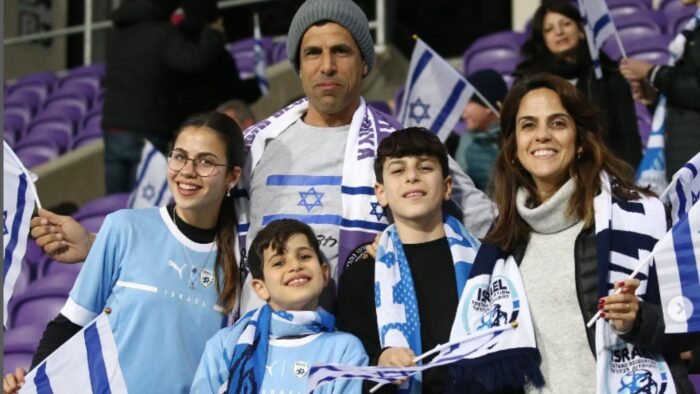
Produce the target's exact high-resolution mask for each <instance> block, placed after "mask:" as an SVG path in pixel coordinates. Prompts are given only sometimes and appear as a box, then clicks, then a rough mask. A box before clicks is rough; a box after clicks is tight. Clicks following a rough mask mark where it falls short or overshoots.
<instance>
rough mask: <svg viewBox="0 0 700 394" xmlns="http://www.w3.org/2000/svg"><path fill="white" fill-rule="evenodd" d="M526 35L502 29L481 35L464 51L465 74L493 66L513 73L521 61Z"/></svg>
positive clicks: (502, 72)
mask: <svg viewBox="0 0 700 394" xmlns="http://www.w3.org/2000/svg"><path fill="white" fill-rule="evenodd" d="M524 41H525V35H524V34H522V33H516V32H512V31H502V32H497V33H493V34H489V35H486V36H483V37H480V38H479V39H477V40H476V41H474V42H473V43H472V45H471V46H470V47H469V48H468V49H467V50H466V51H465V52H464V56H463V57H462V59H463V60H462V61H463V67H462V71H463V73H464V75H469V74H471V73H473V72H474V71H477V70H480V69H483V68H493V69H495V70H496V71H498V72H500V73H501V74H511V73H512V72H513V70H514V69H515V66H516V65H517V64H518V63H519V62H520V47H521V45H522V44H523V42H524Z"/></svg>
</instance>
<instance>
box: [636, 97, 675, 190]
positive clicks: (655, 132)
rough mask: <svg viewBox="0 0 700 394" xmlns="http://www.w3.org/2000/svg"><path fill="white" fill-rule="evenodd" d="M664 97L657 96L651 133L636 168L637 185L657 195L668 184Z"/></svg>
mask: <svg viewBox="0 0 700 394" xmlns="http://www.w3.org/2000/svg"><path fill="white" fill-rule="evenodd" d="M665 129H666V97H665V96H663V95H662V96H659V101H658V103H657V105H656V110H655V111H654V118H653V120H652V122H651V134H649V139H648V140H647V148H646V150H645V151H644V157H642V162H641V163H639V168H638V169H637V185H639V186H640V187H647V186H649V188H650V189H651V191H653V192H654V193H656V194H657V195H660V194H661V193H663V191H664V189H666V186H667V185H668V181H667V180H666V157H665V156H664V146H665V138H666V132H665Z"/></svg>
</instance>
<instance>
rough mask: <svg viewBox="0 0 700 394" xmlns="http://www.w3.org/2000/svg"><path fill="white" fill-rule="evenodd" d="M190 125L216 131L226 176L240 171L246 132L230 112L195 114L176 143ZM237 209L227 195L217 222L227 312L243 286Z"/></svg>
mask: <svg viewBox="0 0 700 394" xmlns="http://www.w3.org/2000/svg"><path fill="white" fill-rule="evenodd" d="M188 127H206V128H208V129H211V130H212V131H214V132H215V133H216V135H217V136H218V137H219V138H220V139H221V141H222V142H223V144H224V146H225V149H226V163H227V164H228V166H229V167H227V175H228V174H230V173H231V172H233V171H235V168H236V167H238V168H239V170H240V169H241V168H242V167H243V163H244V157H245V156H244V154H245V153H244V150H243V147H244V145H243V133H242V132H241V128H240V127H238V124H236V122H234V121H233V120H232V119H231V118H229V117H228V116H227V115H224V114H221V113H219V112H216V111H212V112H207V113H203V114H198V115H194V116H192V117H190V118H188V119H187V120H185V122H184V123H183V124H182V126H181V127H180V129H179V130H178V131H177V132H176V133H175V135H174V136H173V143H174V141H175V140H176V139H177V137H178V135H180V133H181V132H182V130H184V129H186V128H188ZM171 148H172V147H171ZM236 237H237V234H236V209H235V205H234V198H233V195H232V196H231V197H228V196H224V199H223V201H221V207H220V209H219V217H218V219H217V222H216V248H217V249H216V262H215V263H214V272H216V276H217V280H215V281H214V282H215V283H216V291H217V293H218V294H219V297H218V303H219V305H221V307H222V308H223V309H224V312H225V313H229V312H231V310H232V309H233V306H234V305H235V303H236V298H237V296H238V290H239V286H240V270H239V268H238V262H237V261H236V250H235V245H236ZM220 272H221V273H222V274H223V279H224V280H223V284H221V283H220V281H219V280H218V275H219V273H220Z"/></svg>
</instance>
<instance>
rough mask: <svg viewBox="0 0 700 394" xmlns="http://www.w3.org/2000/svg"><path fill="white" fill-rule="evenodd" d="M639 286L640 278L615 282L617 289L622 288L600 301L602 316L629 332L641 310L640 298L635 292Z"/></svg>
mask: <svg viewBox="0 0 700 394" xmlns="http://www.w3.org/2000/svg"><path fill="white" fill-rule="evenodd" d="M637 287H639V280H638V279H627V280H625V281H623V282H617V283H615V289H616V290H617V289H619V288H622V291H621V292H620V293H618V294H613V295H610V296H607V297H603V298H601V299H600V300H599V301H598V309H600V310H601V312H602V313H601V315H600V317H603V318H605V319H607V320H609V321H612V325H613V327H614V328H615V330H617V331H620V332H628V331H629V330H631V329H632V325H634V321H635V320H636V319H637V313H638V312H639V299H638V298H637V296H636V295H634V292H635V291H636V290H637Z"/></svg>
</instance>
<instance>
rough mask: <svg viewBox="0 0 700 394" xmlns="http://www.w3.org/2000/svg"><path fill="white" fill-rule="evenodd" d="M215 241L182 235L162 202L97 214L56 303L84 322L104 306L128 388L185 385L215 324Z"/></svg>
mask: <svg viewBox="0 0 700 394" xmlns="http://www.w3.org/2000/svg"><path fill="white" fill-rule="evenodd" d="M215 260H216V246H215V243H210V244H198V243H195V242H193V241H191V240H189V239H188V238H187V237H185V236H184V235H183V234H182V233H181V232H180V231H179V230H178V228H177V226H176V225H175V224H174V223H173V221H172V219H171V217H170V216H169V214H168V212H167V210H166V208H165V207H162V208H149V209H140V210H122V211H119V212H116V213H113V214H111V215H109V216H107V218H106V219H105V221H104V224H103V225H102V228H101V229H100V232H99V233H98V235H97V239H96V240H95V243H94V244H93V246H92V249H91V250H90V254H89V255H88V258H87V260H86V261H85V265H84V267H83V268H82V270H81V271H80V275H79V276H78V279H77V281H76V283H75V285H74V286H73V290H72V291H71V293H70V297H69V299H68V301H67V302H66V305H65V306H64V307H63V309H62V310H61V313H62V314H63V315H65V316H66V317H67V318H68V319H70V320H71V321H72V322H74V323H76V324H79V325H83V326H84V325H86V324H87V323H88V322H89V321H90V320H92V319H93V318H95V317H96V316H97V315H98V314H99V313H100V312H101V311H102V310H103V309H104V308H105V307H109V308H110V309H111V313H110V314H109V315H108V316H109V321H110V324H111V326H112V328H113V330H114V338H115V341H116V344H117V350H118V352H119V362H120V364H121V368H122V371H123V374H124V379H125V381H126V385H127V388H128V390H129V392H130V393H183V392H188V391H189V387H190V384H191V383H192V378H193V376H194V374H195V371H196V369H197V365H198V363H199V359H200V358H201V356H202V353H203V352H204V347H205V344H206V341H207V340H208V339H209V338H211V336H212V335H214V334H215V333H216V332H217V330H219V329H220V328H221V327H222V323H223V322H224V315H223V312H222V308H221V307H220V306H218V305H217V304H216V302H217V293H216V285H215V283H214V281H215V280H216V278H215V276H214V262H215Z"/></svg>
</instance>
